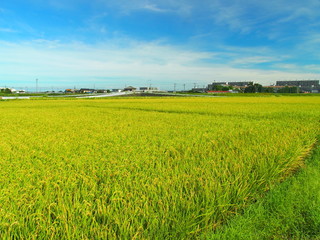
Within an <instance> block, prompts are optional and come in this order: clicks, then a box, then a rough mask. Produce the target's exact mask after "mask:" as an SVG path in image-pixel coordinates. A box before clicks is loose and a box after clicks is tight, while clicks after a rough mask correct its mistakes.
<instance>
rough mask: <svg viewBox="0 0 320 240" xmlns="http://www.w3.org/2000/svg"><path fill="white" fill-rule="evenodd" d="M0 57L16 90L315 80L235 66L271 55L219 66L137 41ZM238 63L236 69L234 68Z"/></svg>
mask: <svg viewBox="0 0 320 240" xmlns="http://www.w3.org/2000/svg"><path fill="white" fill-rule="evenodd" d="M0 52H1V56H0V66H1V67H0V76H2V77H5V78H6V79H9V80H10V79H11V80H12V81H13V80H16V85H19V80H20V81H21V80H22V79H30V81H31V82H32V83H33V81H34V79H35V78H39V79H41V82H42V84H43V85H44V84H47V85H48V86H51V85H63V86H66V84H70V85H71V86H73V85H77V86H86V85H88V84H90V83H92V82H94V81H95V82H100V83H101V84H104V86H105V87H122V86H123V85H124V84H125V83H126V82H127V83H128V82H130V83H131V84H134V85H141V84H144V83H145V82H146V81H147V80H148V79H152V84H153V85H154V86H156V85H159V86H160V87H161V86H163V88H166V87H165V86H164V84H169V85H170V86H171V85H172V84H173V83H177V84H183V83H187V84H188V83H189V84H192V83H194V82H197V83H199V84H201V85H202V84H208V83H210V82H212V81H213V80H225V81H231V80H234V81H245V80H252V81H259V82H261V83H267V84H269V83H270V82H275V81H276V80H279V79H290V78H294V79H296V78H308V76H309V77H310V76H311V75H312V74H313V76H314V73H311V72H310V73H308V72H307V73H306V70H305V69H301V71H299V69H296V70H295V71H292V69H289V68H287V69H285V68H284V67H282V68H281V69H282V70H277V71H276V70H259V69H253V68H250V66H249V67H247V68H246V69H239V68H237V67H233V66H234V62H237V61H239V62H244V61H246V62H247V63H250V62H252V61H260V62H265V61H273V60H274V59H272V58H270V57H269V56H267V57H262V56H258V57H255V56H253V57H251V58H250V57H247V58H239V59H237V58H238V57H239V56H238V55H235V59H229V60H228V61H226V62H219V58H218V57H219V53H212V52H197V51H190V50H186V49H182V48H178V47H175V46H169V45H161V44H158V43H138V42H131V43H130V44H128V45H127V47H125V48H123V47H120V46H119V45H117V44H116V43H112V42H110V43H106V44H100V45H98V46H91V45H86V44H83V43H73V44H62V43H60V42H59V41H53V42H52V41H46V40H38V41H33V42H28V43H24V44H19V45H18V44H12V43H7V42H2V43H1V44H0ZM275 60H276V59H275ZM232 61H233V64H232V63H229V62H232ZM310 67H311V68H312V67H313V68H315V67H316V65H315V66H310ZM275 69H277V68H275ZM278 69H280V68H278ZM115 79H118V80H115ZM170 86H167V87H170Z"/></svg>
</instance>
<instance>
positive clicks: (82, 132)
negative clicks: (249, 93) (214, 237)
mask: <svg viewBox="0 0 320 240" xmlns="http://www.w3.org/2000/svg"><path fill="white" fill-rule="evenodd" d="M0 111H1V115H0V124H1V141H0V236H1V238H3V239H195V238H199V237H200V236H204V235H205V234H206V233H208V232H211V231H212V230H214V229H217V228H219V227H220V226H222V225H223V224H224V223H225V222H226V221H227V220H229V219H230V218H231V217H232V216H234V215H236V214H240V213H241V212H242V211H243V209H244V208H246V207H247V206H249V205H250V204H252V203H253V202H254V201H256V199H259V198H261V197H263V195H264V194H265V192H266V191H268V190H270V189H272V188H273V186H274V185H275V184H277V183H279V182H281V181H283V180H284V179H285V178H287V177H289V176H290V175H292V174H293V173H294V172H295V171H296V170H297V169H299V168H301V167H303V165H304V157H305V156H306V155H307V154H308V153H309V151H310V150H311V149H312V146H313V145H314V144H315V142H316V141H317V137H318V136H319V130H320V128H319V119H320V97H305V96H304V97H230V98H228V97H216V98H184V97H179V98H164V97H163V98H113V99H59V100H11V101H0Z"/></svg>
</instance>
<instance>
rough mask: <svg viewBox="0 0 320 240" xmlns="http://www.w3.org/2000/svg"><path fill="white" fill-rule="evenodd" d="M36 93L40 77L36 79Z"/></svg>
mask: <svg viewBox="0 0 320 240" xmlns="http://www.w3.org/2000/svg"><path fill="white" fill-rule="evenodd" d="M36 93H38V78H37V79H36Z"/></svg>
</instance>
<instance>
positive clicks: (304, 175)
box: [205, 143, 320, 239]
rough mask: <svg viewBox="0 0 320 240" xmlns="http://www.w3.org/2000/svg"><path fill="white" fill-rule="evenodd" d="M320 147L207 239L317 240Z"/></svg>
mask: <svg viewBox="0 0 320 240" xmlns="http://www.w3.org/2000/svg"><path fill="white" fill-rule="evenodd" d="M319 160H320V145H319V143H318V144H317V145H316V146H315V149H314V150H313V152H312V155H311V156H310V157H308V159H307V160H306V166H305V167H304V168H302V169H301V170H300V171H299V172H298V173H297V174H296V175H295V176H294V177H292V178H290V179H288V180H286V181H285V182H283V183H281V184H279V185H278V186H277V187H276V188H274V189H273V190H272V191H270V192H269V193H268V194H267V196H266V197H265V198H264V199H261V200H260V201H258V202H257V203H255V204H253V205H252V206H250V207H249V208H247V209H246V210H245V212H244V214H242V215H238V216H236V217H235V218H234V219H232V220H231V221H230V222H229V223H228V224H226V225H225V226H224V227H223V228H220V229H217V230H216V232H214V233H212V234H210V235H206V236H205V238H206V239H320V191H319V189H320V161H319Z"/></svg>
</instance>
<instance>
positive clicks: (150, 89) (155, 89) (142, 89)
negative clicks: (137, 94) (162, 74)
mask: <svg viewBox="0 0 320 240" xmlns="http://www.w3.org/2000/svg"><path fill="white" fill-rule="evenodd" d="M139 90H140V91H142V92H152V91H158V90H159V89H158V88H157V87H140V88H139Z"/></svg>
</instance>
